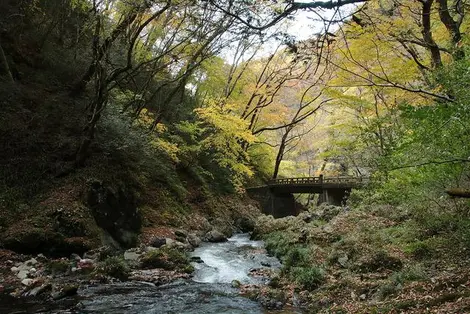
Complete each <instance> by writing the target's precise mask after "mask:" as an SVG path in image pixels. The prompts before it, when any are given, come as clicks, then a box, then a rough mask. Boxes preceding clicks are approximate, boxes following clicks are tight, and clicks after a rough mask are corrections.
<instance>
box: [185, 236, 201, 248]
mask: <svg viewBox="0 0 470 314" xmlns="http://www.w3.org/2000/svg"><path fill="white" fill-rule="evenodd" d="M188 242H189V244H191V246H192V247H194V248H196V247H198V246H199V245H201V242H202V241H201V239H200V238H199V237H198V236H197V235H195V234H189V235H188Z"/></svg>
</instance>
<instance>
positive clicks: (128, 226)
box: [85, 180, 142, 248]
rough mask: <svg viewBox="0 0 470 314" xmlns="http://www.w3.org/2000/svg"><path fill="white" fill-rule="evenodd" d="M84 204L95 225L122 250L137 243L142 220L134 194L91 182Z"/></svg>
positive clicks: (124, 188) (121, 187) (117, 187)
mask: <svg viewBox="0 0 470 314" xmlns="http://www.w3.org/2000/svg"><path fill="white" fill-rule="evenodd" d="M85 203H86V204H87V206H88V207H89V208H90V210H91V212H92V214H93V217H94V219H95V221H96V224H97V225H98V226H99V227H100V228H102V229H104V230H105V231H106V232H107V233H108V234H109V235H110V236H111V237H112V238H113V239H114V240H115V241H116V242H117V243H119V244H120V245H121V246H122V247H124V248H131V247H134V246H135V245H136V244H137V236H138V234H139V233H140V230H141V227H142V218H141V215H140V213H139V211H138V209H137V199H136V196H135V193H134V192H133V191H131V190H129V189H128V188H126V187H124V186H111V185H109V184H105V183H104V182H102V181H99V180H94V181H90V182H89V183H88V186H87V191H86V193H85Z"/></svg>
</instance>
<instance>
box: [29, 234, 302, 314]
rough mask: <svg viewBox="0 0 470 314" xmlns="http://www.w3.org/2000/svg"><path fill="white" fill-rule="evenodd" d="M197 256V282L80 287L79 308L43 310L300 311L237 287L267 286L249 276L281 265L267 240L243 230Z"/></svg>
mask: <svg viewBox="0 0 470 314" xmlns="http://www.w3.org/2000/svg"><path fill="white" fill-rule="evenodd" d="M191 256H195V257H200V258H201V260H202V261H203V263H194V264H193V265H194V267H195V272H194V274H193V275H194V276H193V278H192V279H191V280H177V281H175V282H173V283H170V284H167V285H162V286H158V287H155V286H154V285H152V284H149V283H142V282H126V283H117V284H103V285H97V286H91V287H87V288H84V289H81V290H80V291H79V300H78V304H76V305H75V306H73V309H70V310H64V308H63V307H62V308H61V309H55V310H51V309H48V310H47V311H42V313H110V314H111V313H113V314H115V313H157V314H159V313H168V314H170V313H171V314H173V313H174V314H183V313H194V314H198V313H200V314H209V313H214V314H215V313H233V314H235V313H261V314H266V313H285V314H287V313H298V312H297V311H294V310H286V311H282V312H279V311H277V312H276V311H267V310H265V309H263V307H262V306H261V305H260V304H259V303H258V302H256V301H252V300H250V299H248V298H245V297H243V296H240V294H239V289H238V288H234V287H232V282H233V281H234V280H236V281H239V282H240V283H242V284H265V283H267V281H268V279H267V278H263V277H254V276H249V273H250V270H252V269H259V268H279V267H280V263H279V261H278V260H277V259H276V258H274V257H270V256H268V255H267V254H266V252H265V250H264V246H263V242H262V241H252V240H250V239H249V235H248V234H237V235H234V236H233V237H231V238H230V239H229V240H228V241H227V242H223V243H203V244H202V245H201V246H200V247H199V248H197V249H196V250H195V251H194V252H192V253H191ZM69 308H70V307H69ZM27 312H28V313H31V312H29V311H27ZM35 312H37V311H35ZM39 312H41V310H40V311H39ZM23 313H24V312H23Z"/></svg>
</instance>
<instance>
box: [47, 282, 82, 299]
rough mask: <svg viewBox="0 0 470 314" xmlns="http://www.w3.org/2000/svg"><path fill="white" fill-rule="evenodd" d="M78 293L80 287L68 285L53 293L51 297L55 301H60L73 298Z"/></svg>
mask: <svg viewBox="0 0 470 314" xmlns="http://www.w3.org/2000/svg"><path fill="white" fill-rule="evenodd" d="M77 292H78V286H76V285H68V286H65V287H63V288H62V289H60V290H59V291H58V292H55V293H53V294H52V295H51V296H52V298H53V299H54V300H60V299H63V298H66V297H71V296H74V295H76V294H77Z"/></svg>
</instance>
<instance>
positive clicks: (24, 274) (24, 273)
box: [16, 270, 29, 280]
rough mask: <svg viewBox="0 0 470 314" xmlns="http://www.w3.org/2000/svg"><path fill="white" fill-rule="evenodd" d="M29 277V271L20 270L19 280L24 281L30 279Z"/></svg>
mask: <svg viewBox="0 0 470 314" xmlns="http://www.w3.org/2000/svg"><path fill="white" fill-rule="evenodd" d="M28 275H29V271H28V270H20V271H19V272H18V274H17V275H16V277H18V279H21V280H23V279H26V278H28Z"/></svg>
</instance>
